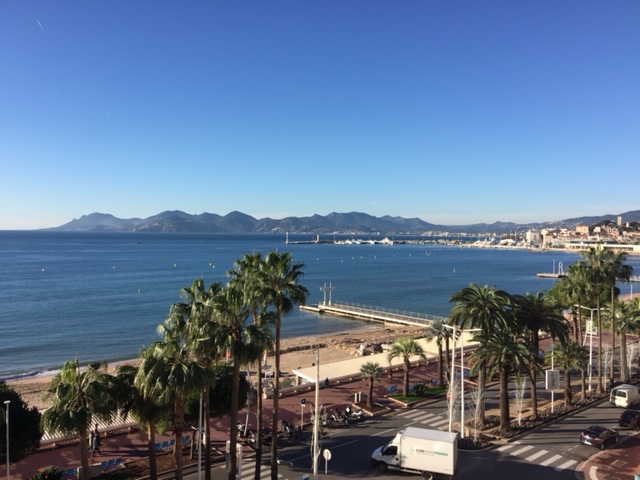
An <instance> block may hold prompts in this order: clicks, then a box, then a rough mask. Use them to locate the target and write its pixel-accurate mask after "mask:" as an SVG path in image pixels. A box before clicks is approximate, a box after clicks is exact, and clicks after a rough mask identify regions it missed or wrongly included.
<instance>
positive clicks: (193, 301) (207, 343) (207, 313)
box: [174, 279, 223, 480]
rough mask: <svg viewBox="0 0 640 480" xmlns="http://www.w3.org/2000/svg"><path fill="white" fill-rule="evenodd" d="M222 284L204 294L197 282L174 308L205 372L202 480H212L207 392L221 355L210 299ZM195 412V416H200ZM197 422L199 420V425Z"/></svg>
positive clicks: (203, 387)
mask: <svg viewBox="0 0 640 480" xmlns="http://www.w3.org/2000/svg"><path fill="white" fill-rule="evenodd" d="M222 288H223V286H222V284H221V283H212V284H210V285H209V288H208V289H207V290H206V291H205V288H204V281H203V280H202V279H196V280H194V282H193V283H192V284H191V287H185V288H183V289H182V290H180V296H181V297H182V298H183V299H184V300H185V302H184V303H179V304H175V305H174V309H175V313H176V315H180V317H181V318H182V319H183V321H184V322H185V325H186V332H187V349H188V350H189V351H190V352H191V353H192V354H193V356H194V357H195V359H196V361H197V362H198V363H200V364H201V365H202V366H203V367H204V369H205V375H204V376H203V378H202V380H203V384H202V392H201V393H202V407H203V414H204V420H203V423H204V426H205V428H204V432H203V433H204V438H203V443H204V445H205V446H206V448H205V449H204V472H205V480H211V449H210V448H209V443H210V442H209V423H210V414H209V411H210V408H209V390H210V388H211V386H212V384H213V382H214V381H215V380H214V377H213V374H212V369H213V366H214V365H215V364H216V363H217V362H218V361H220V359H221V358H222V355H223V352H221V350H220V347H219V345H218V342H217V329H218V324H217V323H216V321H215V319H214V318H213V305H212V303H213V299H214V298H215V296H216V295H217V294H218V293H219V292H220V291H222ZM199 411H200V410H199V408H198V412H199ZM199 421H200V419H198V423H199Z"/></svg>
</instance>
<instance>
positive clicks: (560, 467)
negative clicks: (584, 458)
mask: <svg viewBox="0 0 640 480" xmlns="http://www.w3.org/2000/svg"><path fill="white" fill-rule="evenodd" d="M575 463H578V461H577V460H569V461H568V462H564V463H563V464H562V465H558V466H557V467H556V468H554V470H557V471H558V472H560V471H562V470H564V469H565V468H569V467H570V466H571V465H573V464H575Z"/></svg>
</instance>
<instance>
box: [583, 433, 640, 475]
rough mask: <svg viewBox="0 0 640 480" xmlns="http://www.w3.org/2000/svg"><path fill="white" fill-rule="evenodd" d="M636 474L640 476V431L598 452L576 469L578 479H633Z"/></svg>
mask: <svg viewBox="0 0 640 480" xmlns="http://www.w3.org/2000/svg"><path fill="white" fill-rule="evenodd" d="M634 474H637V475H638V478H640V432H636V433H634V434H633V435H632V436H630V437H628V438H626V439H625V440H624V441H622V442H620V443H618V444H617V445H616V446H615V447H613V448H609V449H607V450H604V451H602V452H598V453H597V454H595V455H593V456H592V457H591V458H590V459H589V460H587V461H586V462H583V463H582V464H581V465H579V466H578V468H577V469H576V479H578V480H583V479H584V480H617V479H620V480H622V479H624V480H631V479H633V478H634Z"/></svg>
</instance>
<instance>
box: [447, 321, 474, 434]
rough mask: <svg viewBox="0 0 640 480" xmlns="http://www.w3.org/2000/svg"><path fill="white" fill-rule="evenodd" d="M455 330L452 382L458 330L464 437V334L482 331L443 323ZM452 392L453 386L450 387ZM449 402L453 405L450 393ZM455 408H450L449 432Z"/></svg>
mask: <svg viewBox="0 0 640 480" xmlns="http://www.w3.org/2000/svg"><path fill="white" fill-rule="evenodd" d="M443 327H445V328H449V329H451V330H453V346H452V348H451V383H452V384H453V380H454V378H455V371H456V370H455V364H456V332H458V331H459V332H460V435H461V437H462V438H464V334H465V333H469V332H481V331H482V329H481V328H468V329H466V330H463V329H458V328H457V326H456V325H443ZM449 392H451V387H449ZM449 402H451V403H450V404H451V405H452V406H453V395H451V394H449ZM452 423H453V408H450V410H449V432H451V430H452Z"/></svg>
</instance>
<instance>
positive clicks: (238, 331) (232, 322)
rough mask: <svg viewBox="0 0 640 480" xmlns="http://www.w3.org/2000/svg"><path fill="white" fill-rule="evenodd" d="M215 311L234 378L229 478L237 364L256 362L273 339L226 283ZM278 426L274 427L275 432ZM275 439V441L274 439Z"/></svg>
mask: <svg viewBox="0 0 640 480" xmlns="http://www.w3.org/2000/svg"><path fill="white" fill-rule="evenodd" d="M214 304H215V307H214V308H215V311H216V315H217V317H218V322H219V330H218V339H219V341H220V343H221V345H222V346H223V347H224V348H225V349H226V350H227V351H228V352H229V357H230V358H231V359H232V360H233V380H232V383H231V414H230V422H231V428H230V430H231V432H230V451H229V456H230V468H229V479H230V480H235V478H236V474H237V472H236V470H237V462H236V460H237V459H236V450H237V437H238V427H237V423H236V422H237V420H238V393H239V385H240V367H241V366H242V365H244V364H247V363H250V362H255V361H256V360H259V359H260V358H261V357H262V352H264V351H265V348H266V346H267V345H269V344H270V343H271V342H272V341H273V339H272V337H271V331H270V330H269V329H268V328H266V327H264V326H262V325H255V324H247V323H246V322H247V319H248V318H249V316H250V315H251V311H250V309H249V308H248V305H246V304H245V303H244V295H243V292H242V291H241V290H240V289H238V288H234V286H232V285H228V286H227V287H226V288H225V289H224V290H223V291H222V292H220V294H219V295H217V296H216V298H215V300H214ZM276 431H277V430H274V432H276ZM274 443H277V442H275V440H274Z"/></svg>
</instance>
